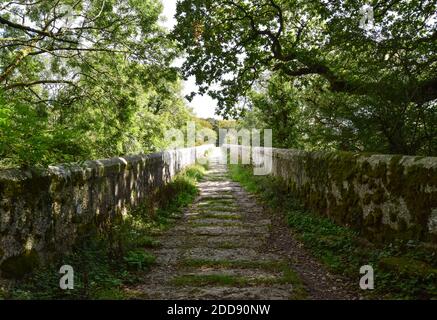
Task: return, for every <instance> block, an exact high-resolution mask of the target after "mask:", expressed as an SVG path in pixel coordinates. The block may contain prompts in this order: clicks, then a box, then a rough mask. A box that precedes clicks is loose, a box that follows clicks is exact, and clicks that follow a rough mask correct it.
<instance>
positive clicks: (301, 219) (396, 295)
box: [230, 165, 437, 299]
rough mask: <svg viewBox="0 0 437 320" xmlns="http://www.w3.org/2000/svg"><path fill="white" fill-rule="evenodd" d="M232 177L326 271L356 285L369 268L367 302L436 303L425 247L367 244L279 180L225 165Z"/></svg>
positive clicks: (433, 266) (436, 276) (434, 274)
mask: <svg viewBox="0 0 437 320" xmlns="http://www.w3.org/2000/svg"><path fill="white" fill-rule="evenodd" d="M230 175H231V178H232V179H233V180H235V181H238V182H240V183H241V184H242V185H243V186H244V187H245V188H246V189H247V190H248V191H250V192H252V193H255V194H257V195H258V196H259V198H260V200H261V201H262V202H264V203H265V204H267V205H268V206H269V207H270V208H271V209H272V211H274V212H280V213H282V214H284V215H285V217H286V219H287V222H288V224H289V226H290V227H291V228H292V229H293V230H294V231H295V234H296V235H297V236H298V238H299V240H300V241H302V242H303V244H304V245H305V246H306V247H307V248H308V249H309V250H310V251H311V252H312V254H313V255H314V256H315V257H316V258H317V259H319V260H320V261H321V262H323V263H324V264H325V265H326V266H327V267H328V268H329V269H330V270H331V271H333V272H335V273H338V274H342V275H345V276H347V277H349V278H350V279H353V281H356V284H357V288H359V279H360V278H361V277H362V275H361V274H360V273H359V270H360V267H361V266H363V265H371V266H373V268H374V274H375V290H371V291H369V290H368V291H366V295H367V296H368V297H369V298H384V299H437V254H436V248H435V246H433V245H430V244H424V243H419V242H415V241H396V242H392V243H387V244H377V243H371V242H369V241H367V240H366V239H364V238H362V237H361V236H360V235H359V234H358V232H356V231H354V230H352V229H349V228H346V227H342V226H339V225H337V224H335V223H334V222H332V221H331V220H330V219H328V218H326V217H322V216H319V215H316V214H314V213H313V212H311V211H310V210H307V209H306V208H304V207H303V206H302V205H301V203H300V202H299V200H298V199H296V198H295V197H293V195H292V194H291V193H290V192H289V191H288V189H287V188H286V186H285V185H284V184H283V183H282V182H281V181H280V180H278V179H276V178H273V177H266V176H254V175H253V169H252V168H250V167H243V166H237V165H231V166H230Z"/></svg>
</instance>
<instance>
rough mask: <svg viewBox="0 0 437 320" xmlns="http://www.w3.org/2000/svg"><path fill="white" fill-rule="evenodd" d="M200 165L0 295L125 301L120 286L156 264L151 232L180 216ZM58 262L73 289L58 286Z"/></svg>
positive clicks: (190, 198)
mask: <svg viewBox="0 0 437 320" xmlns="http://www.w3.org/2000/svg"><path fill="white" fill-rule="evenodd" d="M204 173H205V168H204V166H200V165H196V166H191V167H189V168H187V169H186V170H184V171H183V172H181V173H180V174H178V175H177V176H176V177H175V179H174V180H173V181H172V182H171V183H169V184H167V185H165V186H164V187H162V188H161V189H160V190H158V191H157V192H156V193H155V194H153V195H152V196H151V197H150V199H149V200H148V201H146V202H145V203H144V204H143V205H141V206H140V207H138V208H136V209H135V210H131V211H130V213H129V214H128V215H127V216H126V217H124V218H121V217H119V219H116V220H118V222H114V223H112V224H111V226H110V227H109V228H106V229H105V230H100V231H97V228H95V227H94V228H90V230H92V231H91V232H87V233H86V235H84V236H83V237H82V238H81V239H80V240H79V241H77V245H76V246H75V248H73V250H72V251H71V252H70V253H68V254H65V255H63V256H62V257H59V258H58V259H55V261H54V262H53V263H50V264H48V265H46V266H44V267H41V268H39V269H37V270H35V271H34V272H33V273H32V274H29V275H28V276H26V277H25V278H24V279H22V280H17V281H16V282H15V283H13V284H10V285H9V287H8V288H4V289H3V290H0V299H1V298H3V299H129V298H134V297H130V296H129V295H128V294H127V293H126V291H125V290H123V288H124V287H125V286H128V285H129V284H134V283H138V282H140V281H141V277H142V276H143V275H144V273H145V272H147V271H148V270H149V268H150V267H151V266H152V265H153V263H154V262H155V257H154V256H153V255H152V254H151V253H150V252H149V251H150V249H151V248H154V247H158V246H159V245H160V243H159V241H157V240H156V239H155V236H156V235H157V234H159V233H160V232H162V231H163V230H165V229H167V228H169V227H170V226H171V225H173V224H174V223H175V222H176V221H177V219H178V218H180V217H181V216H182V210H183V208H184V207H186V206H187V205H189V204H190V203H191V202H192V201H193V200H194V198H195V197H196V195H197V194H198V189H197V187H196V182H197V181H198V180H200V179H201V178H202V177H203V175H204ZM62 265H70V266H72V267H73V269H74V289H73V290H61V289H60V286H59V281H60V278H61V277H62V274H60V273H59V269H60V267H61V266H62Z"/></svg>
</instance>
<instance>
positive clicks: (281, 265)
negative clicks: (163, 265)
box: [172, 259, 308, 299]
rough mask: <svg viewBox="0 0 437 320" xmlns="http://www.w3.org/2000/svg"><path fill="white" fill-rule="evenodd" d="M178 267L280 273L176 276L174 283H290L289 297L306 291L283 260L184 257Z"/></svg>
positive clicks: (240, 284) (222, 284)
mask: <svg viewBox="0 0 437 320" xmlns="http://www.w3.org/2000/svg"><path fill="white" fill-rule="evenodd" d="M179 267H181V268H183V267H188V268H216V269H258V270H264V271H270V272H277V273H281V274H282V275H281V276H279V277H277V278H263V277H261V278H255V279H247V278H244V277H241V276H230V275H199V276H198V275H188V276H180V277H176V278H175V279H174V280H173V281H172V283H173V284H175V285H180V286H183V285H193V286H207V285H221V286H250V285H274V284H292V285H293V292H292V295H291V297H290V298H291V299H305V298H306V297H307V296H308V293H307V291H306V289H305V286H304V284H303V283H302V280H301V279H300V278H299V276H298V275H297V274H296V272H294V271H293V270H292V269H291V268H290V267H289V266H288V264H287V263H286V262H284V261H248V260H206V259H186V260H182V261H181V262H180V263H179Z"/></svg>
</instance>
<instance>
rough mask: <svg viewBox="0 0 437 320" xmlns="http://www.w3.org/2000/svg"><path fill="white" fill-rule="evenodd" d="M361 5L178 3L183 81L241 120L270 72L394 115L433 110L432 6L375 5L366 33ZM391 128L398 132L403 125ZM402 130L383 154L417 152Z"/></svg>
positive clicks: (278, 0) (233, 0) (281, 0)
mask: <svg viewBox="0 0 437 320" xmlns="http://www.w3.org/2000/svg"><path fill="white" fill-rule="evenodd" d="M361 5H362V4H361V3H359V2H356V1H340V0H337V1H329V2H328V1H316V0H310V1H308V0H305V1H304V0H287V1H286V0H255V1H244V0H222V1H211V0H183V1H180V2H179V4H178V9H177V19H178V24H177V26H176V28H175V30H174V37H175V39H177V40H178V42H179V45H180V46H181V48H183V49H185V50H186V52H187V56H188V58H187V61H186V63H185V64H184V66H183V72H184V75H185V76H187V77H188V76H191V75H194V76H196V81H197V83H198V84H199V85H200V86H201V93H206V92H208V93H209V94H210V95H211V96H213V97H214V98H217V99H218V101H219V111H220V112H221V113H222V114H224V115H226V114H227V115H235V114H238V112H237V111H238V110H237V108H236V106H238V105H239V102H241V100H242V99H245V97H247V95H248V93H249V92H250V91H251V90H252V89H253V88H254V87H256V85H257V83H258V82H259V79H262V78H265V77H266V76H267V77H268V76H269V75H271V74H272V73H278V74H280V75H281V76H283V77H284V81H289V82H291V83H293V84H296V83H298V84H299V88H310V87H312V86H313V84H315V85H316V87H317V88H320V89H321V90H322V92H329V94H337V95H336V97H337V99H340V97H343V98H342V99H343V100H342V102H343V103H345V102H346V101H349V102H350V101H353V102H354V104H357V103H361V102H363V101H365V102H366V105H371V106H372V108H384V109H389V108H391V107H393V106H395V109H393V111H394V113H393V114H392V115H393V116H394V117H397V116H398V111H399V112H400V113H403V110H406V109H409V110H413V109H414V110H415V111H414V113H416V114H420V113H422V114H426V113H429V112H435V103H436V98H437V77H436V75H437V56H436V54H435V53H436V52H437V41H436V40H437V32H436V30H437V19H436V12H437V10H436V9H437V4H436V3H435V1H432V0H424V1H399V0H386V1H372V3H371V5H372V6H373V8H374V12H375V15H374V18H375V25H376V27H375V28H374V29H373V30H370V31H369V30H363V29H361V28H360V26H359V22H360V20H361V18H362V16H361V15H362V14H361V13H360V7H361ZM297 80H299V81H298V82H296V81H297ZM303 84H304V85H303ZM217 87H218V88H219V89H216V88H217ZM402 118H403V117H402V116H399V117H398V119H402ZM413 121H414V120H413ZM397 126H398V127H399V128H398V131H402V130H403V129H402V127H403V124H402V123H398V124H397ZM409 130H410V129H408V130H406V131H405V130H404V131H402V132H399V133H393V134H388V135H391V136H393V137H395V136H396V138H395V139H394V140H396V141H393V142H392V143H391V144H390V150H389V151H390V152H395V153H397V152H399V153H405V152H408V153H411V152H415V150H418V149H420V148H410V147H409V146H407V145H408V141H407V140H409V138H408V137H407V135H408V134H409V132H408V131H409ZM394 131H396V130H394ZM428 131H429V130H428ZM431 135H434V136H435V133H431ZM432 139H435V138H432ZM434 141H435V140H434Z"/></svg>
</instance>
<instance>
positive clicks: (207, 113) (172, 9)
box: [161, 0, 219, 119]
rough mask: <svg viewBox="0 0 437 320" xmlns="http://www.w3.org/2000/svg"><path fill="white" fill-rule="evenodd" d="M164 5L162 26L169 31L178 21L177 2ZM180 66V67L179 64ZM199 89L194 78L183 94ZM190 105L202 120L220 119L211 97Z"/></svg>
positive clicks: (197, 98)
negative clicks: (175, 17) (164, 19)
mask: <svg viewBox="0 0 437 320" xmlns="http://www.w3.org/2000/svg"><path fill="white" fill-rule="evenodd" d="M161 1H162V3H163V4H164V13H163V15H164V16H165V18H166V21H163V22H162V25H164V26H165V27H167V28H168V29H169V30H170V29H172V28H173V26H174V25H175V24H176V19H174V16H175V14H176V0H161ZM178 65H180V64H179V63H178ZM197 91H198V88H197V86H196V82H195V79H194V77H192V78H190V79H188V81H185V82H184V90H183V94H184V95H188V94H190V93H191V92H197ZM187 103H188V105H189V106H190V107H191V108H193V110H194V112H195V113H196V115H197V116H198V117H200V118H217V119H218V118H219V117H218V116H216V115H215V109H216V107H217V102H216V101H215V100H213V99H212V98H211V97H210V96H208V95H204V96H200V95H198V96H196V97H195V98H194V99H193V101H192V102H188V101H187Z"/></svg>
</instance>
